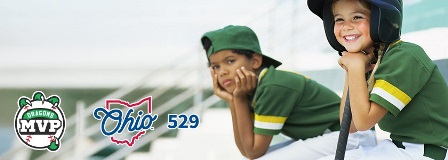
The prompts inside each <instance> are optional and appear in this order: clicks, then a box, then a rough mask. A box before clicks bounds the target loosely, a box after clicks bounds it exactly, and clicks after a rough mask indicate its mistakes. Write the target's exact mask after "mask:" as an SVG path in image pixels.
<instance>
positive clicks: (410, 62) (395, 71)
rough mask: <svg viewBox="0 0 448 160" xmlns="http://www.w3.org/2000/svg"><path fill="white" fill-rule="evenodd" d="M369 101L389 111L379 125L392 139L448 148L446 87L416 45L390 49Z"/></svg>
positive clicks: (438, 73) (447, 92)
mask: <svg viewBox="0 0 448 160" xmlns="http://www.w3.org/2000/svg"><path fill="white" fill-rule="evenodd" d="M370 100H371V101H373V102H376V103H378V104H379V105H381V106H382V107H384V108H386V109H387V110H388V111H389V113H387V114H386V115H385V116H384V118H383V119H381V121H380V122H379V126H380V128H381V129H383V130H385V131H388V132H390V133H391V135H390V137H391V139H393V140H397V141H402V142H411V143H420V144H434V145H438V146H444V147H448V134H447V133H448V87H447V84H446V82H445V80H444V79H443V77H442V75H441V73H440V71H439V69H438V68H437V66H436V65H435V64H434V63H433V62H432V61H431V59H430V58H429V57H428V56H427V55H426V53H425V52H424V51H423V49H422V48H421V47H419V46H418V45H415V44H412V43H408V42H399V43H397V44H396V45H393V46H391V47H390V48H389V50H388V51H387V52H386V54H385V55H384V56H383V59H382V62H381V64H380V65H379V66H378V69H377V71H376V73H375V85H374V88H373V90H372V92H371V95H370Z"/></svg>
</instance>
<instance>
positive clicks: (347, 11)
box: [333, 0, 373, 52]
mask: <svg viewBox="0 0 448 160" xmlns="http://www.w3.org/2000/svg"><path fill="white" fill-rule="evenodd" d="M333 15H334V22H335V24H334V34H335V36H336V39H337V41H338V42H339V43H340V44H341V45H342V46H344V47H345V49H347V51H348V52H360V51H367V52H372V51H373V41H372V38H371V37H370V10H369V9H368V8H366V7H364V6H362V4H361V3H360V2H358V0H339V1H337V2H335V3H334V6H333Z"/></svg>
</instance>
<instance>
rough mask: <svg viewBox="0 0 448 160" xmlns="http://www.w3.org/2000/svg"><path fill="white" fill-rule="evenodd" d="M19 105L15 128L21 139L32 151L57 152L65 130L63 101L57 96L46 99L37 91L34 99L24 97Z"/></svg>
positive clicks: (19, 101)
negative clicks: (61, 105) (61, 106)
mask: <svg viewBox="0 0 448 160" xmlns="http://www.w3.org/2000/svg"><path fill="white" fill-rule="evenodd" d="M17 104H18V107H19V109H18V110H17V113H16V117H15V125H14V128H15V130H16V133H17V136H18V137H19V139H20V140H21V141H22V142H23V143H24V144H26V145H27V146H28V147H30V148H32V149H37V150H44V149H47V150H49V151H57V150H58V149H59V148H60V146H61V141H60V139H61V138H62V136H63V134H64V130H65V117H64V112H63V111H62V109H61V108H60V107H59V105H60V104H61V99H60V98H59V97H58V96H56V95H52V96H50V97H48V98H45V95H44V93H43V92H40V91H36V92H34V94H33V99H29V98H28V97H25V96H22V97H20V98H19V100H18V101H17Z"/></svg>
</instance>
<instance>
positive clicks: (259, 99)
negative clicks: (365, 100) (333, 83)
mask: <svg viewBox="0 0 448 160" xmlns="http://www.w3.org/2000/svg"><path fill="white" fill-rule="evenodd" d="M339 104H340V97H339V96H338V95H336V94H335V93H334V92H332V91H331V90H330V89H328V88H326V87H324V86H322V85H320V84H318V83H317V82H316V81H313V80H311V79H309V78H307V77H304V76H303V75H299V74H296V73H292V72H288V71H280V70H276V69H275V68H274V67H272V66H271V67H269V68H265V69H263V70H262V71H261V72H260V75H259V83H258V87H257V89H256V91H255V94H254V97H253V100H252V109H253V111H254V114H255V120H254V132H255V133H256V134H263V135H276V134H278V133H280V132H282V133H283V134H285V135H287V136H289V137H291V138H293V139H295V140H298V139H306V138H311V137H316V136H319V135H322V134H323V133H324V131H325V130H327V129H330V130H333V131H334V130H339Z"/></svg>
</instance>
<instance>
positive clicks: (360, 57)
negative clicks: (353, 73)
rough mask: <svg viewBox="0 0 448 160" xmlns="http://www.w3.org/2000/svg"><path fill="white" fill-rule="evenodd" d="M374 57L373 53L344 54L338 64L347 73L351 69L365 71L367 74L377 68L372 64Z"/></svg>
mask: <svg viewBox="0 0 448 160" xmlns="http://www.w3.org/2000/svg"><path fill="white" fill-rule="evenodd" d="M373 57H374V55H373V53H368V54H367V55H366V54H364V53H363V52H342V56H341V58H339V61H338V63H339V65H340V66H341V67H342V68H343V69H344V70H346V71H349V70H351V69H364V71H365V72H368V71H371V70H372V69H373V67H374V66H375V65H374V64H370V61H371V60H372V59H373Z"/></svg>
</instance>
